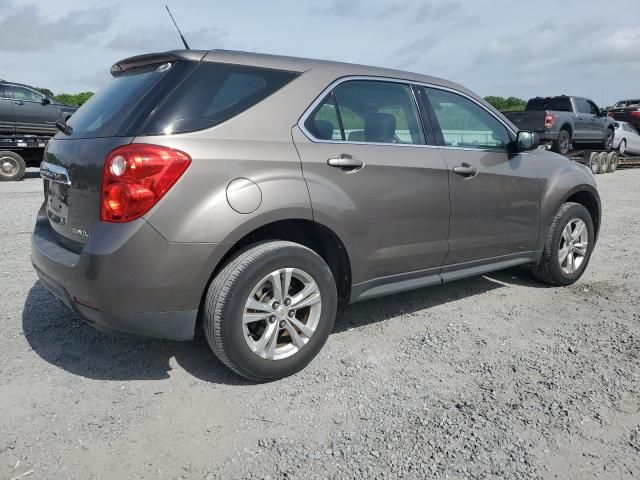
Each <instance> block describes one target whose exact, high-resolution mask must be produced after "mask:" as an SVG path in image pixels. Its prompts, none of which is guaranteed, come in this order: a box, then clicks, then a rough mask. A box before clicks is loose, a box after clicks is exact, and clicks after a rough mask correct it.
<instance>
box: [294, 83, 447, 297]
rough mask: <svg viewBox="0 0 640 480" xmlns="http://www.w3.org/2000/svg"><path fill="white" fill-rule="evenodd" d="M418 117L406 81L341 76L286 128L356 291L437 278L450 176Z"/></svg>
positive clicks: (425, 282) (315, 210) (444, 251)
mask: <svg viewBox="0 0 640 480" xmlns="http://www.w3.org/2000/svg"><path fill="white" fill-rule="evenodd" d="M421 123H422V121H421V118H420V115H419V112H418V105H417V102H416V99H415V96H414V94H413V90H412V88H411V86H410V85H408V84H405V83H401V82H392V81H382V80H379V81H378V80H348V81H343V82H342V83H340V84H339V85H337V86H335V88H334V89H333V90H331V91H330V92H329V93H325V95H324V97H322V98H321V100H320V101H318V102H317V104H316V105H314V106H313V107H312V109H311V111H310V113H309V114H307V115H305V116H303V119H302V120H301V122H300V124H299V126H296V127H294V129H293V138H294V141H295V145H296V148H297V150H298V153H299V155H300V159H301V162H302V170H303V173H304V177H305V179H306V181H307V184H308V187H309V195H310V197H311V203H312V207H313V214H314V218H315V219H316V220H317V221H319V222H320V223H322V224H324V225H326V226H328V227H329V228H331V229H333V230H334V231H335V232H336V234H338V236H339V237H340V238H341V239H342V240H343V241H344V242H345V246H346V247H347V250H348V251H349V254H350V257H351V258H350V259H351V268H352V272H351V274H352V282H353V283H354V290H353V291H354V292H356V294H355V296H356V297H358V298H366V291H367V290H368V291H369V292H371V289H372V288H379V289H384V288H387V286H388V285H389V284H391V283H395V284H396V285H397V284H398V282H413V283H412V285H414V286H415V285H424V286H426V285H429V284H436V283H440V277H439V273H440V268H441V266H442V262H443V261H444V259H445V257H446V254H447V250H448V245H447V235H448V230H449V185H448V180H447V176H448V173H447V166H446V164H445V162H444V160H443V158H442V156H441V155H440V152H439V151H438V149H437V148H436V147H434V146H427V145H426V144H428V143H432V139H430V138H426V139H425V138H424V135H425V134H424V132H423V128H422V125H421ZM426 134H427V137H429V136H430V133H429V128H427V129H426ZM341 165H342V167H341ZM408 272H409V273H408ZM359 292H362V293H363V295H361V296H360V295H359Z"/></svg>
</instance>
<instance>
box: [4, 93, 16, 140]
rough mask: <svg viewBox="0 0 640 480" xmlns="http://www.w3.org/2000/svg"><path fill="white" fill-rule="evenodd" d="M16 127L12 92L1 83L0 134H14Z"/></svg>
mask: <svg viewBox="0 0 640 480" xmlns="http://www.w3.org/2000/svg"><path fill="white" fill-rule="evenodd" d="M15 127H16V124H15V118H14V116H13V100H12V99H11V94H10V93H9V90H8V88H7V86H6V85H4V84H0V134H3V133H4V134H12V133H14V132H15Z"/></svg>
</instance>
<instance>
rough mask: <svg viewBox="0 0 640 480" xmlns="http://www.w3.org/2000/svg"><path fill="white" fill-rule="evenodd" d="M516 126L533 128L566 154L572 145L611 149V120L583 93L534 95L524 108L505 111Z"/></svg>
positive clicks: (554, 148) (612, 132)
mask: <svg viewBox="0 0 640 480" xmlns="http://www.w3.org/2000/svg"><path fill="white" fill-rule="evenodd" d="M505 115H506V116H507V118H509V120H511V121H512V122H513V123H514V124H515V125H516V126H517V127H518V128H520V129H524V130H530V131H534V132H536V133H537V134H538V135H539V137H540V140H541V141H542V142H548V143H551V147H552V148H553V150H554V151H556V152H558V153H561V154H562V155H566V154H567V153H569V150H571V147H572V146H577V145H578V144H580V145H587V144H590V145H594V146H596V147H597V148H601V149H603V150H611V146H612V144H613V137H614V122H613V121H612V120H611V119H610V118H608V117H607V114H606V112H605V111H603V110H601V109H600V108H599V107H598V106H597V105H596V104H595V102H593V100H589V99H588V98H582V97H569V96H566V95H561V96H559V97H544V98H543V97H536V98H532V99H531V100H529V101H528V102H527V105H526V106H525V109H524V112H506V113H505Z"/></svg>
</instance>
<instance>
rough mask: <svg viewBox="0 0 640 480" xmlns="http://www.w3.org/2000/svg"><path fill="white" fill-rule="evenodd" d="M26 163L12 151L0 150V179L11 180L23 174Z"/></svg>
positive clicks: (17, 178)
mask: <svg viewBox="0 0 640 480" xmlns="http://www.w3.org/2000/svg"><path fill="white" fill-rule="evenodd" d="M26 169H27V164H26V163H25V161H24V158H22V157H21V156H20V155H18V154H17V153H14V152H0V181H4V182H11V181H16V180H20V179H21V178H22V177H23V176H24V172H25V170H26Z"/></svg>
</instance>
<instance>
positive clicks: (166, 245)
mask: <svg viewBox="0 0 640 480" xmlns="http://www.w3.org/2000/svg"><path fill="white" fill-rule="evenodd" d="M111 72H112V74H113V77H114V78H113V80H112V81H111V83H110V84H109V85H108V86H106V87H105V88H104V89H103V90H102V91H101V92H99V93H98V94H97V95H95V96H94V97H93V98H92V99H91V100H90V101H89V102H87V104H85V105H84V106H83V107H82V108H80V109H79V110H78V111H77V112H76V113H75V114H74V116H73V117H71V120H70V122H69V125H67V126H65V128H64V130H65V131H64V132H61V133H58V134H57V135H56V137H55V138H54V139H53V140H52V141H51V142H50V143H49V145H48V147H47V150H46V154H45V161H44V162H43V164H42V167H41V175H42V177H43V178H44V191H45V199H44V204H43V205H42V208H41V210H40V212H39V214H38V219H37V223H36V227H35V231H34V233H33V242H32V243H33V255H32V258H33V264H34V266H35V268H36V270H37V271H38V274H39V275H40V278H41V281H42V283H43V284H44V285H45V286H46V287H47V288H48V289H49V290H50V291H51V292H52V293H53V294H54V295H55V296H56V297H58V298H59V299H61V300H62V301H63V302H64V303H65V304H67V305H68V306H69V307H70V308H72V309H73V310H74V311H75V312H76V313H77V314H78V315H79V316H81V317H82V318H84V319H85V320H86V321H88V322H89V323H90V324H92V325H94V326H95V327H97V328H100V329H102V330H106V331H110V332H119V333H125V334H138V335H146V336H158V337H166V338H172V339H177V340H188V339H191V338H192V336H193V334H194V329H195V328H196V325H197V319H198V318H202V321H203V324H204V330H205V333H206V336H207V339H208V341H209V343H210V345H211V347H212V349H213V351H214V352H215V354H216V355H217V356H218V358H219V359H220V360H221V361H223V362H224V363H225V364H226V365H228V366H229V367H230V368H232V369H233V370H234V371H236V372H238V373H239V374H240V375H243V376H244V377H247V378H249V379H253V380H258V381H262V380H271V379H275V378H280V377H283V376H286V375H290V374H292V373H295V372H297V371H298V370H300V369H301V368H303V367H304V366H305V365H307V364H308V363H309V362H310V361H311V360H312V359H313V358H314V357H315V355H316V354H317V353H318V352H319V350H320V349H321V348H322V346H323V344H324V343H325V341H326V340H327V337H328V336H329V333H330V332H331V330H332V328H333V323H334V319H335V314H336V308H337V305H338V303H339V301H341V302H344V303H348V302H358V301H361V300H365V299H368V298H372V297H377V296H381V295H388V294H392V293H396V292H401V291H405V290H409V289H414V288H420V287H426V286H429V285H436V284H440V283H443V282H448V281H452V280H456V279H459V278H462V277H468V276H472V275H479V274H483V273H486V272H489V271H492V270H497V269H502V268H506V267H511V266H515V265H531V267H532V269H533V272H534V274H535V275H536V276H537V277H538V278H539V279H541V280H542V281H544V282H547V283H551V284H554V285H567V284H570V283H573V282H575V281H576V280H577V279H578V278H579V277H580V276H581V275H582V273H583V272H584V270H585V268H586V266H587V263H588V262H589V257H590V255H591V252H592V250H593V247H594V245H595V241H596V238H597V234H598V227H599V224H600V200H599V196H598V192H597V191H596V187H595V183H594V179H593V176H592V174H591V172H590V171H589V170H588V169H587V168H585V167H584V166H582V165H580V164H578V163H574V162H572V161H570V160H568V159H566V158H564V157H561V156H559V155H556V154H554V153H551V152H547V151H544V150H541V149H537V148H536V141H535V137H534V135H533V134H531V133H529V132H518V131H517V130H516V128H515V127H514V126H513V125H512V124H511V123H510V122H509V121H508V120H507V119H506V118H504V117H503V116H502V115H501V114H500V113H498V112H497V111H495V110H494V109H493V108H492V107H491V106H489V105H488V104H487V103H486V102H484V101H483V100H482V99H481V98H479V97H478V96H476V95H475V94H473V93H471V92H470V91H468V90H466V89H465V88H463V87H461V86H459V85H456V84H453V83H450V82H447V81H445V80H440V79H437V78H432V77H427V76H424V75H418V74H413V73H406V72H399V71H395V70H385V69H381V68H372V67H365V66H358V65H349V64H341V63H334V62H326V61H318V60H307V59H299V58H287V57H277V56H268V55H259V54H252V53H239V52H228V51H216V50H212V51H194V50H188V51H175V52H168V53H162V54H151V55H143V56H139V57H134V58H129V59H126V60H122V61H120V62H118V63H117V64H116V65H114V66H113V67H112V69H111ZM424 294H425V295H429V292H428V290H425V292H424Z"/></svg>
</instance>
